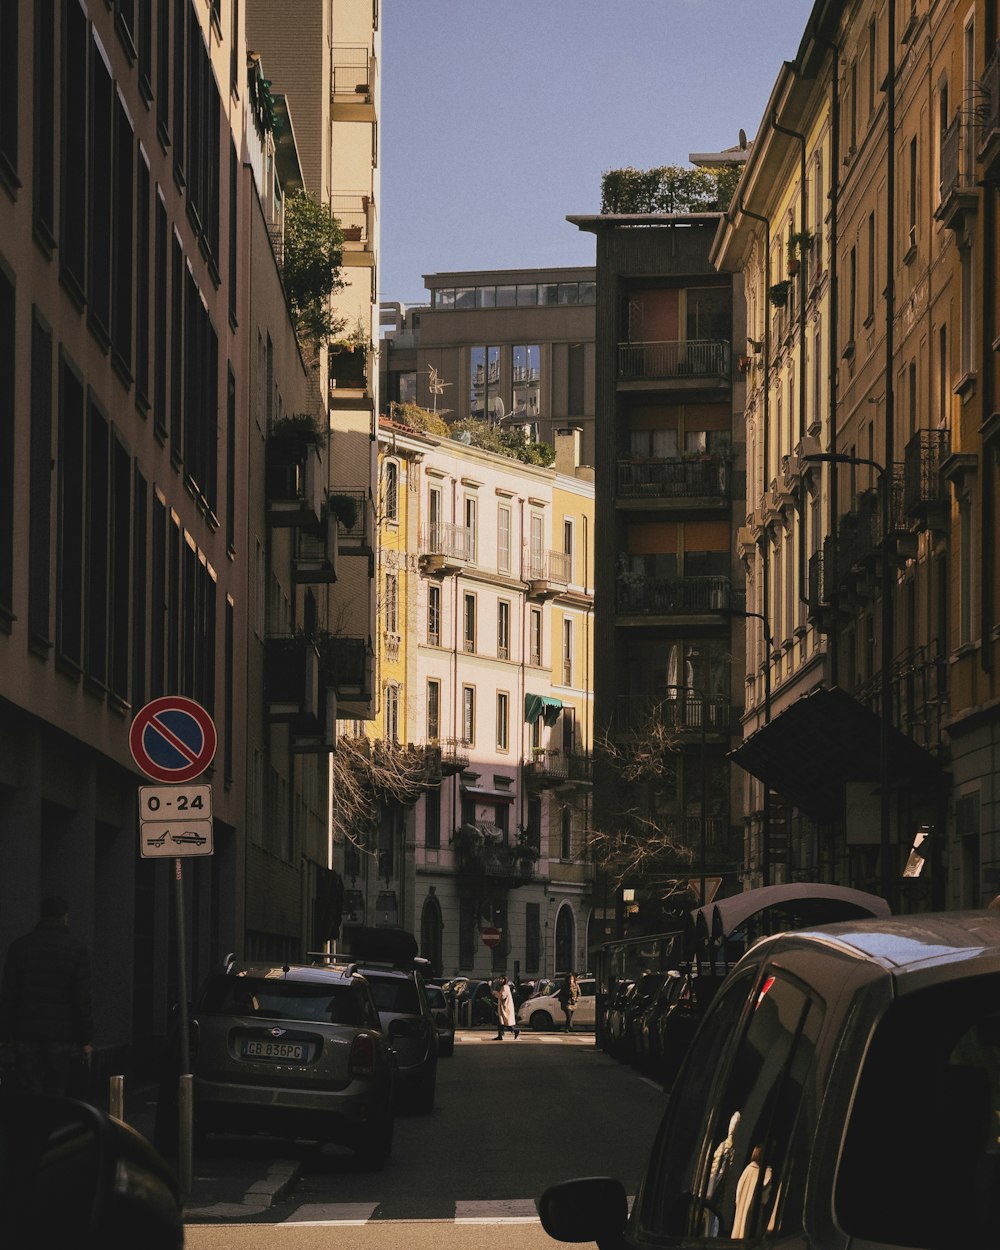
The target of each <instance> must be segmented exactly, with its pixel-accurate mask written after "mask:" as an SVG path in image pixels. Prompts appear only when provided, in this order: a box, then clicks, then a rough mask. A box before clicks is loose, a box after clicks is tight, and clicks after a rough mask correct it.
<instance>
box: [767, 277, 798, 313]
mask: <svg viewBox="0 0 1000 1250" xmlns="http://www.w3.org/2000/svg"><path fill="white" fill-rule="evenodd" d="M791 285H792V284H791V283H790V282H789V281H788V280H787V279H784V280H782V281H781V282H775V283H773V285H771V286H769V287H768V288H767V298H768V299H769V300H770V302H771V303H772V304H773V305H774V306H775V308H784V307H786V305H787V304H788V292H789V289H790V287H791Z"/></svg>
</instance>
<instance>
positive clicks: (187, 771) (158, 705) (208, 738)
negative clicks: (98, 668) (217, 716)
mask: <svg viewBox="0 0 1000 1250" xmlns="http://www.w3.org/2000/svg"><path fill="white" fill-rule="evenodd" d="M128 744H129V749H130V750H131V752H132V758H133V759H134V760H135V762H136V764H138V766H139V767H140V768H141V769H142V771H143V772H144V773H145V774H146V776H147V777H151V778H152V779H153V780H154V781H161V782H166V783H168V784H169V783H171V782H174V783H178V784H180V783H183V782H185V781H192V780H193V779H194V778H195V777H198V776H200V775H201V774H202V773H203V772H204V771H205V769H206V768H207V767H208V766H209V764H211V762H212V760H213V759H214V758H215V748H216V746H217V744H218V736H217V734H216V731H215V722H214V721H213V720H212V718H211V716H209V714H208V713H207V712H206V711H205V709H204V708H203V707H202V706H201V704H200V703H195V701H194V700H193V699H186V698H184V697H183V695H164V696H163V697H162V698H159V699H154V700H153V701H152V702H151V703H147V704H146V706H145V707H144V708H142V709H141V711H139V712H138V713H137V714H136V716H135V719H134V720H133V721H132V728H131V729H130V730H129V735H128Z"/></svg>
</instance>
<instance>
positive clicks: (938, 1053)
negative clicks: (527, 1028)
mask: <svg viewBox="0 0 1000 1250" xmlns="http://www.w3.org/2000/svg"><path fill="white" fill-rule="evenodd" d="M998 1126H1000V916H997V915H996V913H992V912H951V913H942V914H940V915H913V916H904V917H897V918H883V919H877V920H859V921H856V922H853V921H845V922H840V923H837V924H830V925H824V926H820V927H817V928H814V929H806V930H803V931H801V932H791V933H783V934H778V935H777V936H775V937H770V938H765V939H763V940H762V941H760V942H759V943H758V944H757V945H755V946H753V947H752V948H751V949H750V950H749V951H748V952H747V953H746V954H745V955H744V956H743V958H742V959H741V960H740V961H739V963H737V964H736V966H735V967H734V968H733V970H732V971H731V972H730V974H729V976H728V977H727V979H726V980H725V982H724V983H723V984H722V986H721V987H720V989H719V991H718V993H717V994H716V996H715V998H714V1000H713V1002H712V1004H711V1006H710V1007H709V1008H708V1010H707V1012H706V1014H705V1016H704V1019H703V1020H702V1022H701V1025H700V1027H699V1029H698V1032H697V1033H696V1035H695V1037H694V1040H693V1042H692V1044H691V1047H690V1049H689V1050H688V1053H687V1057H686V1059H685V1061H684V1064H683V1066H682V1067H681V1070H680V1073H679V1075H678V1078H677V1081H676V1083H675V1085H674V1087H673V1091H672V1093H671V1096H670V1100H669V1102H668V1104H667V1110H666V1113H665V1115H664V1118H663V1122H662V1124H661V1126H660V1131H659V1134H658V1136H657V1139H656V1142H655V1144H654V1146H653V1149H652V1154H651V1157H650V1160H649V1164H648V1167H647V1170H646V1175H645V1178H644V1180H643V1182H642V1185H641V1187H640V1190H639V1193H638V1195H637V1196H636V1198H635V1201H634V1202H633V1203H632V1206H631V1214H630V1213H629V1204H628V1200H627V1197H626V1190H625V1187H624V1185H622V1184H621V1183H620V1182H619V1181H617V1180H612V1179H602V1178H595V1177H593V1176H591V1177H587V1178H585V1179H582V1180H578V1181H566V1182H563V1183H562V1184H559V1185H555V1186H553V1187H552V1188H550V1189H548V1190H547V1191H546V1192H545V1193H544V1194H543V1195H542V1197H541V1198H540V1199H539V1203H538V1208H539V1214H540V1216H541V1220H542V1225H543V1227H544V1228H545V1230H546V1231H547V1232H548V1233H549V1235H550V1236H552V1237H554V1238H556V1239H557V1240H559V1241H572V1242H580V1241H596V1242H597V1243H598V1245H599V1246H600V1247H601V1250H627V1248H630V1247H631V1248H637V1247H654V1246H665V1245H670V1246H675V1247H681V1246H692V1247H693V1246H695V1245H698V1246H704V1245H705V1244H706V1240H705V1239H706V1238H708V1239H718V1240H720V1241H722V1242H724V1243H725V1244H726V1245H729V1244H731V1241H732V1240H736V1241H739V1242H740V1243H741V1244H742V1245H744V1246H759V1247H765V1246H777V1245H781V1246H788V1247H792V1246H794V1247H795V1250H845V1248H846V1247H848V1246H852V1247H859V1248H860V1247H862V1246H864V1247H872V1248H874V1247H876V1246H878V1247H888V1246H893V1247H904V1246H905V1247H909V1248H919V1250H955V1248H956V1247H980V1246H990V1245H994V1246H995V1245H996V1244H997V1230H998V1228H1000V1129H998Z"/></svg>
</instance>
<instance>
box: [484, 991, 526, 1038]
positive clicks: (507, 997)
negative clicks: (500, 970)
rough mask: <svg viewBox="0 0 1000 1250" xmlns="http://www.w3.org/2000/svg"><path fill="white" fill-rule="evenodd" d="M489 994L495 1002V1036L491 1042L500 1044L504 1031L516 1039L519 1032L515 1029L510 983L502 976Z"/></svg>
mask: <svg viewBox="0 0 1000 1250" xmlns="http://www.w3.org/2000/svg"><path fill="white" fill-rule="evenodd" d="M490 992H491V993H492V995H493V997H494V998H495V999H496V1000H497V1035H496V1037H495V1038H494V1039H493V1040H494V1041H495V1042H502V1041H503V1034H504V1029H507V1030H508V1031H509V1032H511V1033H513V1034H514V1037H515V1039H516V1038H517V1036H518V1034H519V1033H520V1032H521V1030H520V1029H519V1028H518V1027H517V1017H516V1015H515V1014H514V995H513V994H512V993H511V989H510V982H509V981H508V980H507V978H506V977H503V976H502V977H501V978H500V980H499V982H498V985H497V988H496V989H494V990H491V991H490Z"/></svg>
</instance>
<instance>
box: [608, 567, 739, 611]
mask: <svg viewBox="0 0 1000 1250" xmlns="http://www.w3.org/2000/svg"><path fill="white" fill-rule="evenodd" d="M735 606H736V604H735V603H734V602H733V594H732V584H731V582H730V579H729V578H728V577H646V576H644V575H643V574H641V573H622V574H619V577H618V585H617V610H618V614H619V615H620V616H706V615H710V614H712V613H715V612H722V611H725V610H727V609H729V608H731V607H735Z"/></svg>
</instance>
